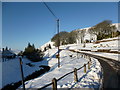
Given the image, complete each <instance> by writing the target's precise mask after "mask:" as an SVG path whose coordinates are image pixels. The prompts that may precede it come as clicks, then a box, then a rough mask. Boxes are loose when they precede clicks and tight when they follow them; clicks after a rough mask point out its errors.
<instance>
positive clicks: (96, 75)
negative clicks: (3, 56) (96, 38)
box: [0, 37, 119, 88]
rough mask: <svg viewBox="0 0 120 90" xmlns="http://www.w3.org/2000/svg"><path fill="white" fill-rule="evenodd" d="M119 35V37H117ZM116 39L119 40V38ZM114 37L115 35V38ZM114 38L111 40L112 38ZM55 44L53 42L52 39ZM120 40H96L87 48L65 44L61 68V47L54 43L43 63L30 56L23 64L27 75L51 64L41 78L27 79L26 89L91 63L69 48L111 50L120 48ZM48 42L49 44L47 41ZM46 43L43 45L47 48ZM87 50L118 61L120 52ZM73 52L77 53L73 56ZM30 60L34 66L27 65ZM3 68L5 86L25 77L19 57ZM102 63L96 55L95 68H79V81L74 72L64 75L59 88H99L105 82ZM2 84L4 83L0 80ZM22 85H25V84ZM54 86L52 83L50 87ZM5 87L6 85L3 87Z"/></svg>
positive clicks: (93, 61)
mask: <svg viewBox="0 0 120 90" xmlns="http://www.w3.org/2000/svg"><path fill="white" fill-rule="evenodd" d="M116 38H117V37H116ZM116 38H115V39H116ZM112 39H113V38H112ZM109 40H111V39H109ZM49 43H52V44H53V42H49ZM118 43H119V40H114V41H108V42H101V43H98V44H93V43H86V47H85V48H83V44H79V45H78V44H69V45H63V46H60V48H61V49H65V50H62V51H61V52H60V65H61V67H60V68H58V67H57V62H58V61H57V58H56V54H57V49H56V48H55V47H54V46H52V49H50V50H47V51H46V52H45V56H44V60H43V61H41V62H35V63H32V62H30V61H29V60H28V59H26V58H23V67H24V76H25V77H26V76H27V75H29V74H32V73H33V72H35V71H36V70H39V69H40V67H39V66H40V65H48V66H50V67H51V69H50V71H49V72H46V73H45V74H43V75H41V76H39V77H38V78H35V79H32V80H29V81H26V82H25V84H26V85H25V87H26V88H40V87H42V86H44V85H46V84H48V83H50V82H51V81H52V79H53V78H56V79H58V78H59V77H61V76H63V75H65V74H66V73H68V72H71V71H73V69H74V68H79V67H81V66H83V65H84V63H87V62H88V60H87V59H85V58H82V57H79V58H77V54H76V53H73V52H70V51H68V49H75V50H80V49H87V50H93V49H111V50H118V48H119V44H118ZM46 45H48V43H47V44H46ZM46 45H43V47H42V48H44V46H46ZM86 53H92V54H95V55H100V56H105V57H109V58H113V59H116V60H118V58H117V57H118V56H119V54H113V53H102V52H86ZM69 55H73V57H72V58H71V57H70V56H69ZM79 56H81V55H79ZM26 63H31V64H32V65H33V67H30V66H28V65H26ZM0 67H2V75H1V76H2V78H0V80H2V79H3V80H2V85H3V86H5V85H7V84H10V83H14V82H17V81H19V80H21V76H20V75H21V74H20V67H19V58H18V57H17V58H15V59H11V60H9V61H6V62H0ZM100 78H101V66H100V63H99V62H98V61H97V60H96V59H94V58H92V65H91V69H90V70H87V73H84V72H83V69H81V70H79V71H78V79H79V82H77V83H76V82H74V79H73V74H70V75H68V76H66V77H64V78H63V79H62V80H60V81H58V83H57V87H58V88H84V87H86V88H92V87H98V86H100V85H101V79H100ZM0 84H1V83H0ZM21 87H22V86H21ZM50 87H51V86H50ZM0 88H2V87H0Z"/></svg>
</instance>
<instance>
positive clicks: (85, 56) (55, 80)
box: [38, 55, 91, 90]
mask: <svg viewBox="0 0 120 90" xmlns="http://www.w3.org/2000/svg"><path fill="white" fill-rule="evenodd" d="M82 57H84V58H87V59H89V61H88V62H87V63H86V64H84V65H83V66H81V67H80V68H78V69H77V68H74V70H73V71H71V72H69V73H67V74H65V75H63V76H61V77H60V78H58V79H56V78H53V79H52V81H51V83H49V84H47V85H45V86H43V87H41V88H39V89H38V90H41V89H44V88H46V87H48V86H50V85H52V88H53V90H57V82H58V81H59V80H61V79H62V78H64V77H65V76H67V75H69V74H72V73H74V81H75V82H78V76H77V71H78V70H80V69H82V68H84V73H86V71H87V67H86V66H87V65H88V69H90V65H91V58H90V57H88V56H87V55H82Z"/></svg>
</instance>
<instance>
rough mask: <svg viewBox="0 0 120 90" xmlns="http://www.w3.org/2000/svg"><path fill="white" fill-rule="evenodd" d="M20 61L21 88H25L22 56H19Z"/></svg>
mask: <svg viewBox="0 0 120 90" xmlns="http://www.w3.org/2000/svg"><path fill="white" fill-rule="evenodd" d="M19 61H20V72H21V77H22V85H23V90H25V84H24V74H23V66H22V58H21V57H20V58H19Z"/></svg>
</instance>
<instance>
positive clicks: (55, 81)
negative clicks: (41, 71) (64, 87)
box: [52, 78, 57, 90]
mask: <svg viewBox="0 0 120 90" xmlns="http://www.w3.org/2000/svg"><path fill="white" fill-rule="evenodd" d="M52 83H53V84H52V88H53V90H57V80H56V78H53V80H52Z"/></svg>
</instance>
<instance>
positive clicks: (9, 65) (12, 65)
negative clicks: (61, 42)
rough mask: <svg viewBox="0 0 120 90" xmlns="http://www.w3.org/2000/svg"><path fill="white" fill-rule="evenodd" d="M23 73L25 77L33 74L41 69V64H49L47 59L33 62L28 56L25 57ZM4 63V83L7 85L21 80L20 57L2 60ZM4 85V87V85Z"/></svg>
mask: <svg viewBox="0 0 120 90" xmlns="http://www.w3.org/2000/svg"><path fill="white" fill-rule="evenodd" d="M22 60H23V73H24V77H26V76H28V75H30V74H32V73H33V72H35V71H37V70H40V69H42V68H40V67H39V66H40V65H44V64H47V62H46V61H44V62H43V61H41V62H39V63H32V62H31V61H29V60H28V59H27V58H23V59H22ZM27 63H31V64H33V65H34V66H33V67H30V66H28V65H26V64H27ZM1 64H2V85H3V86H5V85H7V84H10V83H14V82H17V81H19V80H21V73H20V63H19V58H18V57H16V58H15V59H10V60H7V61H5V62H0V65H1ZM3 86H2V87H3Z"/></svg>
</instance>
